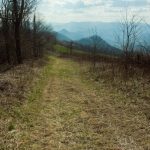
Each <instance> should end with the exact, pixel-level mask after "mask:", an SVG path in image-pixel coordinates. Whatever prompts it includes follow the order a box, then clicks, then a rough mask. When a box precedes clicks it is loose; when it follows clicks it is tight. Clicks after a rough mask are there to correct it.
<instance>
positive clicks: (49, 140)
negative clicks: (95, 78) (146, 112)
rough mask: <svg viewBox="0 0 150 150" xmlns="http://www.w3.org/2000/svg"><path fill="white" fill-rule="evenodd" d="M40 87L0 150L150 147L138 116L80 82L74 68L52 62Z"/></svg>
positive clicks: (104, 92) (112, 96)
mask: <svg viewBox="0 0 150 150" xmlns="http://www.w3.org/2000/svg"><path fill="white" fill-rule="evenodd" d="M45 84H46V86H45V87H44V86H43V87H44V90H43V92H42V95H41V96H40V97H39V98H38V100H34V101H33V102H31V103H30V104H26V106H24V108H22V109H21V110H20V112H19V113H18V114H21V115H22V116H23V117H22V116H21V117H20V118H21V119H17V120H15V121H14V122H13V123H14V124H15V129H14V130H12V131H11V132H10V134H11V135H10V137H9V135H7V139H8V137H9V138H10V139H12V140H9V144H8V145H9V146H8V147H5V148H3V149H18V150H55V149H56V150H130V149H132V150H144V149H146V148H147V147H148V146H149V145H148V140H149V138H148V135H147V132H148V122H147V121H146V120H145V118H144V117H143V114H140V113H139V114H134V112H132V114H131V113H129V112H130V111H131V110H129V108H128V107H126V106H124V104H123V101H119V100H116V99H115V95H116V93H110V92H111V90H110V91H109V89H108V88H105V87H101V88H100V89H96V88H94V87H93V84H92V83H90V84H89V83H86V81H85V82H84V81H83V79H82V77H81V74H80V65H79V64H78V63H76V62H73V61H71V60H65V59H61V58H53V65H52V67H51V72H50V75H49V77H47V81H46V82H45ZM117 97H119V96H117ZM122 107H123V108H122ZM18 116H19V115H18ZM141 119H142V121H141ZM20 120H21V121H20ZM137 124H138V126H136V128H135V125H137ZM140 134H141V136H140ZM143 134H144V135H145V136H143ZM146 135H147V136H146ZM140 137H141V138H140Z"/></svg>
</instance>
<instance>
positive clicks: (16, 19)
mask: <svg viewBox="0 0 150 150" xmlns="http://www.w3.org/2000/svg"><path fill="white" fill-rule="evenodd" d="M35 2H36V0H12V1H11V3H12V12H13V16H12V19H13V24H14V28H15V44H16V55H17V62H18V63H22V61H23V59H22V54H21V36H20V30H21V25H22V21H23V19H25V17H27V16H28V15H29V14H30V12H31V11H32V9H33V8H34V5H35Z"/></svg>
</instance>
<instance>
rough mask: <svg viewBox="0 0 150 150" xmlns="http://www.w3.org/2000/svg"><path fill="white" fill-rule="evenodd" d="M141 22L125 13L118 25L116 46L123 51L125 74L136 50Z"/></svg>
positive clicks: (134, 16)
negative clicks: (119, 32)
mask: <svg viewBox="0 0 150 150" xmlns="http://www.w3.org/2000/svg"><path fill="white" fill-rule="evenodd" d="M140 23H141V20H140V19H138V18H137V16H136V15H132V16H129V15H128V12H127V11H126V14H125V17H124V18H123V21H122V22H121V24H120V29H121V35H118V44H119V47H120V49H121V50H122V51H123V54H124V55H123V56H124V57H123V58H124V66H125V70H126V73H127V71H128V69H129V68H128V67H129V66H128V64H129V63H131V61H132V59H133V55H134V51H135V49H136V46H137V43H138V39H139V36H140V33H141V30H140Z"/></svg>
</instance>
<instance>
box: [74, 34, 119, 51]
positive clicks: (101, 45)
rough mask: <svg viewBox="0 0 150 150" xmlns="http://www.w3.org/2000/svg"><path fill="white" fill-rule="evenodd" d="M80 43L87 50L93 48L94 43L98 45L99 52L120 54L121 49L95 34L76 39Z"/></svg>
mask: <svg viewBox="0 0 150 150" xmlns="http://www.w3.org/2000/svg"><path fill="white" fill-rule="evenodd" d="M76 43H78V44H79V45H81V46H82V47H83V48H84V49H85V50H90V49H93V47H94V45H96V47H97V52H101V53H105V54H120V53H121V51H120V50H119V49H117V48H115V47H113V46H111V45H110V44H108V43H107V42H106V41H105V40H103V39H102V38H101V37H100V36H97V35H93V36H91V37H88V38H83V39H80V40H79V41H76Z"/></svg>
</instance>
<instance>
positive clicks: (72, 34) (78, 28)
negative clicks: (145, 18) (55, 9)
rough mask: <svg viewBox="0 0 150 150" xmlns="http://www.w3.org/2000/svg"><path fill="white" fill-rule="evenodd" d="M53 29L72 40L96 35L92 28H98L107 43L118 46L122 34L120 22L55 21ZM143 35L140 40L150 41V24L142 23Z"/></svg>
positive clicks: (99, 34) (98, 32)
mask: <svg viewBox="0 0 150 150" xmlns="http://www.w3.org/2000/svg"><path fill="white" fill-rule="evenodd" d="M52 26H53V29H54V30H55V31H57V32H59V33H62V34H63V35H65V36H67V37H68V38H70V39H72V40H80V39H82V38H86V37H90V36H92V35H94V33H93V32H92V30H93V29H94V30H95V29H96V30H97V35H98V36H100V37H102V39H104V40H105V41H107V43H109V44H110V45H113V46H117V42H118V41H117V38H116V37H118V36H121V35H122V34H121V33H122V31H121V28H120V23H119V22H69V23H53V24H52ZM140 26H141V31H142V33H141V35H140V40H144V41H147V42H148V43H149V41H150V38H149V37H150V26H148V25H146V24H140Z"/></svg>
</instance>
